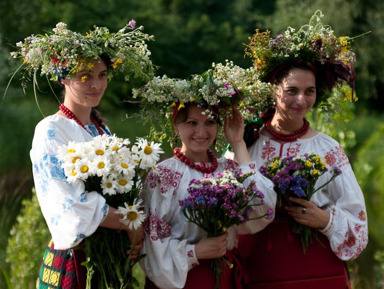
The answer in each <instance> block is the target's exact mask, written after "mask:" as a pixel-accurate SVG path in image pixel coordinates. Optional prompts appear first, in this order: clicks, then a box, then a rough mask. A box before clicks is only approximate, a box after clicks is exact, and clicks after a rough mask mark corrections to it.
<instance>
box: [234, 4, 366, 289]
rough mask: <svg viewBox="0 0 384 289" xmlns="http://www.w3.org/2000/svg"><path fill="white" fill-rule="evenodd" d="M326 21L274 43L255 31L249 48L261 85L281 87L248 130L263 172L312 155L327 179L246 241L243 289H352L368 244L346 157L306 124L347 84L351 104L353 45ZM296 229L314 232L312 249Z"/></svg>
mask: <svg viewBox="0 0 384 289" xmlns="http://www.w3.org/2000/svg"><path fill="white" fill-rule="evenodd" d="M322 16H323V15H322V14H321V12H320V11H317V12H316V14H315V15H314V16H313V17H312V18H311V21H310V23H309V24H308V25H305V26H303V27H302V28H301V29H299V30H298V31H295V30H293V29H291V28H289V29H288V30H287V31H286V32H285V34H284V35H280V36H278V37H276V39H270V37H269V31H267V32H262V33H261V32H259V31H258V30H256V33H255V35H254V36H253V37H252V38H251V42H250V44H249V45H248V47H247V51H246V53H247V54H248V55H250V56H251V57H253V61H254V64H255V69H256V70H257V71H258V72H259V75H260V77H261V78H263V79H262V80H264V81H269V82H271V83H272V84H275V85H276V90H275V94H274V99H275V105H274V106H273V107H271V108H270V109H268V110H267V111H266V112H265V113H264V114H262V115H261V117H260V118H259V119H258V120H256V121H255V122H254V123H250V124H248V126H247V127H246V134H245V136H246V137H247V139H246V142H247V145H248V149H249V153H250V155H251V157H252V159H253V160H255V161H256V164H257V165H258V168H260V167H263V169H264V171H265V169H266V168H270V169H271V168H272V167H273V166H271V164H272V163H273V162H274V161H276V160H278V159H283V158H288V159H285V160H286V161H287V160H288V161H291V160H293V159H294V158H296V159H297V160H300V159H301V160H303V163H304V164H312V163H314V162H316V161H314V160H313V159H309V158H310V156H311V154H312V157H315V158H317V161H318V163H319V164H321V163H322V162H324V164H325V167H324V166H322V167H323V169H324V171H325V172H324V174H323V175H321V176H320V177H319V178H318V180H317V182H316V184H315V186H314V188H313V189H314V190H313V192H314V194H313V195H312V196H311V198H310V200H305V198H301V197H298V196H297V197H289V198H288V199H287V200H282V198H281V196H283V197H284V195H281V196H279V197H280V198H279V199H278V202H277V204H278V206H277V208H276V216H275V220H274V221H273V222H272V223H271V224H270V225H268V226H267V227H266V229H264V230H263V231H261V232H259V233H257V234H254V235H244V236H241V238H240V240H239V246H238V252H239V256H240V259H241V262H242V265H243V269H244V279H243V284H244V288H252V289H255V288H263V289H266V288H268V289H277V288H279V289H280V288H284V289H301V288H311V289H322V288H332V289H338V288H340V289H345V288H349V286H350V284H349V280H348V276H347V270H346V266H345V264H346V261H348V260H353V259H355V258H357V257H358V256H359V254H360V253H361V252H362V251H363V250H364V248H365V247H366V245H367V242H368V228H367V217H366V209H365V203H364V197H363V193H362V191H361V189H360V187H359V185H358V182H357V180H356V178H355V175H354V173H353V171H352V168H351V165H350V163H349V160H348V158H347V156H346V155H345V153H344V151H343V149H342V147H341V146H340V144H339V143H338V142H336V141H335V140H334V139H332V138H331V137H329V136H326V135H324V134H323V133H320V132H317V131H316V130H314V129H313V128H311V127H310V125H309V122H308V121H307V120H306V118H305V116H306V114H307V113H308V112H309V111H310V110H311V109H312V108H313V107H314V106H317V105H324V104H326V103H327V97H329V96H330V95H331V91H332V89H333V91H335V90H339V91H341V85H342V84H343V83H347V84H349V85H350V87H351V89H352V98H353V89H354V84H355V73H354V69H353V66H352V63H353V62H354V60H355V55H354V54H353V53H352V52H351V51H350V50H349V41H350V38H348V37H340V38H337V37H336V36H335V35H334V34H333V31H332V30H331V28H330V27H329V26H323V25H322V24H321V22H320V19H321V17H322ZM260 123H261V125H260ZM235 158H236V152H235ZM307 161H308V163H307ZM275 164H276V165H277V164H278V162H277V161H276V163H275ZM280 165H281V164H280ZM338 170H340V171H338ZM297 172H298V170H297ZM316 173H318V172H316ZM276 182H277V181H276ZM279 184H280V185H281V183H275V185H276V186H278V185H279ZM322 185H324V187H322V188H321V189H320V190H317V191H315V190H316V188H318V187H321V186H322ZM283 189H284V192H285V189H286V188H285V187H284V188H283ZM293 224H296V225H299V226H302V227H306V228H310V229H311V232H312V239H310V240H309V243H308V244H306V245H307V247H303V244H302V240H301V239H300V235H299V234H298V233H297V232H295V230H293V228H294V226H293ZM303 248H305V249H303Z"/></svg>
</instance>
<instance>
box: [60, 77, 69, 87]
mask: <svg viewBox="0 0 384 289" xmlns="http://www.w3.org/2000/svg"><path fill="white" fill-rule="evenodd" d="M59 82H60V84H61V85H67V84H68V83H67V79H66V78H62V79H60V81H59Z"/></svg>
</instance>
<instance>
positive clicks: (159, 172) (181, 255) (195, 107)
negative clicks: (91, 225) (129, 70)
mask: <svg viewBox="0 0 384 289" xmlns="http://www.w3.org/2000/svg"><path fill="white" fill-rule="evenodd" d="M199 77H200V76H196V77H195V78H194V79H192V80H191V81H187V80H174V79H169V78H167V77H163V78H162V79H160V78H157V79H154V80H153V81H152V83H149V84H147V86H146V87H145V89H144V90H141V92H140V93H141V94H140V97H141V98H142V99H143V100H148V98H147V97H153V96H154V95H157V96H156V98H157V99H158V102H160V103H161V102H169V103H166V105H164V104H163V103H162V104H161V105H162V107H163V108H165V107H168V108H171V110H172V111H170V112H169V113H164V111H161V110H160V109H159V110H158V111H157V112H158V113H164V119H166V115H171V121H172V124H173V127H174V132H175V133H176V136H175V138H180V140H181V147H176V148H175V149H174V151H173V153H174V157H172V158H170V159H167V160H164V161H163V162H161V163H159V164H158V165H157V166H156V168H154V169H153V170H152V172H151V173H150V174H149V175H148V177H147V180H146V184H145V188H146V189H147V190H144V192H143V198H144V202H145V208H146V214H147V220H146V223H145V224H144V231H145V235H146V236H145V239H144V244H143V250H142V253H144V254H146V257H145V258H144V259H143V260H142V261H141V265H142V268H143V270H144V272H145V273H146V276H147V281H146V286H145V288H162V289H171V288H190V289H192V288H193V289H195V288H201V289H203V288H204V289H213V288H215V285H216V284H215V275H214V272H213V269H212V267H211V260H212V259H216V258H220V257H223V256H226V257H227V258H228V265H229V263H232V264H233V263H235V260H233V258H232V257H231V253H230V251H228V248H232V247H233V246H234V243H235V242H236V241H235V239H236V231H238V232H242V231H244V232H245V231H247V230H249V229H250V228H252V229H251V230H252V231H250V232H257V231H259V230H261V229H263V228H264V227H265V226H266V225H267V224H268V223H270V222H271V219H272V218H273V214H272V215H269V216H266V217H263V218H259V219H255V220H252V221H248V222H249V223H248V224H245V225H240V226H239V227H237V228H236V229H233V230H232V229H230V230H228V232H227V233H224V234H222V235H220V236H218V237H207V232H205V231H204V230H203V229H202V228H201V227H199V226H197V225H196V224H194V223H193V222H188V220H187V219H186V217H185V216H184V214H183V212H182V207H181V205H180V202H179V201H181V200H183V199H185V198H186V197H187V196H188V188H189V186H190V182H191V181H192V180H194V179H195V180H200V179H202V178H203V177H204V176H207V175H209V174H214V173H216V172H223V171H224V170H231V169H236V168H239V169H241V170H242V172H243V173H249V172H252V174H251V176H249V177H248V179H247V180H246V181H245V182H244V183H246V182H247V181H248V182H251V181H255V183H256V186H257V189H258V190H260V191H261V192H263V193H264V195H265V196H264V200H263V201H264V205H261V206H257V207H255V208H254V210H253V213H252V214H251V216H253V215H254V216H255V217H257V216H262V215H263V216H264V215H266V214H267V212H268V209H269V208H271V207H274V206H275V201H276V194H275V193H274V191H273V184H272V182H271V181H270V180H268V179H267V178H265V177H264V176H263V175H262V174H261V173H259V172H258V171H256V170H254V168H256V164H255V163H254V162H252V161H251V159H250V157H249V154H248V151H247V148H246V145H245V142H244V140H243V129H244V127H243V118H242V115H241V113H240V111H239V110H238V109H237V108H236V107H233V108H231V107H229V109H230V110H232V115H231V117H229V116H227V117H226V120H225V125H224V130H225V135H226V138H227V140H228V142H229V143H230V144H231V146H232V147H233V149H234V151H235V152H236V154H237V155H238V163H235V162H234V161H231V160H227V159H225V158H219V159H218V158H216V156H215V154H214V153H213V152H212V151H211V150H210V147H211V146H212V145H213V144H214V142H215V139H216V137H217V134H218V130H219V125H220V123H221V121H222V117H221V116H222V115H223V112H224V110H226V109H228V107H225V106H224V105H223V104H222V105H210V99H212V98H204V97H203V96H202V95H201V94H200V92H201V91H203V90H204V89H205V88H206V87H205V85H206V83H207V81H206V79H205V78H199ZM211 80H212V79H211ZM210 84H211V85H212V86H214V87H220V89H221V88H223V89H224V90H227V88H228V87H227V88H226V87H224V85H223V86H221V85H220V84H218V83H217V82H216V83H215V82H211V83H210ZM153 89H154V90H155V91H154V90H153ZM211 89H212V87H211ZM214 91H215V89H213V90H211V94H210V95H209V96H210V97H213V94H214ZM146 92H148V95H147V94H146ZM231 92H233V88H232V89H229V88H228V92H227V93H226V94H224V95H225V96H223V97H227V98H231V97H234V96H233V95H231V94H230V93H231ZM157 93H158V94H157ZM164 93H165V94H166V95H163V94H164ZM188 95H191V96H193V97H191V98H189V97H187V96H188ZM165 97H166V98H165ZM162 99H166V100H163V101H162ZM185 99H189V100H190V101H188V100H187V101H185ZM152 105H155V103H152ZM152 108H153V107H152ZM146 111H147V112H148V110H146ZM268 217H269V218H268ZM218 221H219V220H218ZM233 265H234V268H233V269H230V266H227V265H224V266H223V268H222V272H221V276H220V286H219V288H221V289H223V288H224V289H225V288H236V285H235V283H236V281H235V278H234V276H235V274H236V272H237V271H236V270H238V269H239V268H238V266H237V265H236V263H235V264H233Z"/></svg>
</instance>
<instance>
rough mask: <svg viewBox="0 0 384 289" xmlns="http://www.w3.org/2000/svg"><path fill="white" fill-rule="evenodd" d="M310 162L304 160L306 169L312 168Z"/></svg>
mask: <svg viewBox="0 0 384 289" xmlns="http://www.w3.org/2000/svg"><path fill="white" fill-rule="evenodd" d="M312 165H313V164H312V162H310V161H308V160H306V161H305V166H306V167H307V168H310V167H312Z"/></svg>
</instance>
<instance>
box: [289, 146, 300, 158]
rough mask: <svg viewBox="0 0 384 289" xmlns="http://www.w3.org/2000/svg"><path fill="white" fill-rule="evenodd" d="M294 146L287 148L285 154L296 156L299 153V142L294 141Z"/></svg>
mask: <svg viewBox="0 0 384 289" xmlns="http://www.w3.org/2000/svg"><path fill="white" fill-rule="evenodd" d="M294 144H295V146H294V147H291V146H290V147H289V148H288V149H287V156H292V157H296V156H297V155H298V154H299V153H300V148H301V144H300V143H294Z"/></svg>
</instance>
